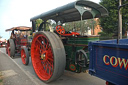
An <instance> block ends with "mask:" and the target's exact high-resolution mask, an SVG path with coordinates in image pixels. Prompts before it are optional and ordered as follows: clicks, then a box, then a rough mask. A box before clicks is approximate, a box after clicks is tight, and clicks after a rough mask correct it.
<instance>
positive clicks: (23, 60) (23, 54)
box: [21, 49, 26, 64]
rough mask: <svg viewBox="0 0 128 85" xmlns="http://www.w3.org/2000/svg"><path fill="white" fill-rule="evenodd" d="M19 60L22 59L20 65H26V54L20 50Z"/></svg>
mask: <svg viewBox="0 0 128 85" xmlns="http://www.w3.org/2000/svg"><path fill="white" fill-rule="evenodd" d="M21 59H22V63H23V64H26V54H25V51H24V50H23V49H22V50H21Z"/></svg>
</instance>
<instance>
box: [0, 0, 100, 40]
mask: <svg viewBox="0 0 128 85" xmlns="http://www.w3.org/2000/svg"><path fill="white" fill-rule="evenodd" d="M73 1H76V0H0V36H2V38H5V39H9V37H10V34H11V33H10V32H5V30H6V29H9V28H12V27H16V26H28V27H31V26H32V25H31V22H30V18H32V17H34V16H36V15H38V14H41V13H43V12H47V11H49V10H51V9H54V8H57V7H59V6H63V5H65V4H68V3H70V2H73ZM90 1H93V2H96V3H99V2H100V0H90Z"/></svg>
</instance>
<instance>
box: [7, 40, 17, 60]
mask: <svg viewBox="0 0 128 85" xmlns="http://www.w3.org/2000/svg"><path fill="white" fill-rule="evenodd" d="M6 51H7V53H8V55H9V56H10V57H12V58H13V57H14V56H15V44H14V41H13V39H9V40H8V42H7V48H6Z"/></svg>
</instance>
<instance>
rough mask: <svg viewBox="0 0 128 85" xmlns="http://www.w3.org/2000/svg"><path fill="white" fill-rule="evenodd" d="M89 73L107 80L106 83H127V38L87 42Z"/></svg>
mask: <svg viewBox="0 0 128 85" xmlns="http://www.w3.org/2000/svg"><path fill="white" fill-rule="evenodd" d="M89 52H90V65H89V74H91V75H94V76H97V77H99V78H101V79H104V80H106V81H107V85H113V84H115V85H128V39H121V40H119V42H118V44H117V40H106V41H95V42H90V43H89Z"/></svg>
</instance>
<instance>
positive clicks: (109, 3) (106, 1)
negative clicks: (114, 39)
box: [100, 0, 128, 34]
mask: <svg viewBox="0 0 128 85" xmlns="http://www.w3.org/2000/svg"><path fill="white" fill-rule="evenodd" d="M122 2H123V4H124V3H128V1H127V0H122ZM100 4H101V5H103V6H104V7H105V8H106V9H107V10H108V12H109V16H107V17H105V18H100V25H101V27H102V31H103V32H104V33H106V34H112V33H113V34H117V32H118V6H119V1H118V0H101V2H100ZM126 8H127V9H126ZM122 15H123V16H122V17H123V34H124V32H125V31H126V30H128V29H126V26H127V24H126V23H127V22H128V7H125V8H123V9H122Z"/></svg>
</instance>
